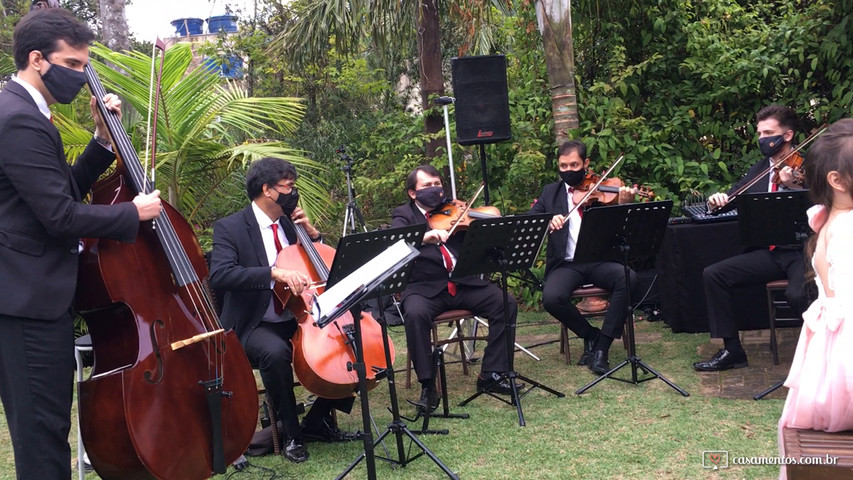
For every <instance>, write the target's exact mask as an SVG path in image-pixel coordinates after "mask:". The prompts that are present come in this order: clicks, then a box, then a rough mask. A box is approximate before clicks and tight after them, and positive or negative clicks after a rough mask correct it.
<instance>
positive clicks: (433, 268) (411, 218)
mask: <svg viewBox="0 0 853 480" xmlns="http://www.w3.org/2000/svg"><path fill="white" fill-rule="evenodd" d="M406 193H407V194H408V196H409V200H410V201H409V202H408V203H406V204H405V205H402V206H400V207H397V208H395V209H394V211H393V212H392V214H391V215H392V221H391V226H392V227H394V228H399V227H404V226H407V225H414V224H418V223H427V217H426V215H427V214H428V213H430V212H431V211H432V210H434V209H436V208H438V207H440V206H442V205H444V204H445V196H444V187H443V186H442V183H441V177H440V174H439V172H438V170H436V169H435V167H433V166H432V165H421V166H420V167H417V168H415V169H414V170H412V172H411V173H409V175H408V177H406ZM463 236H464V232H460V233H455V234H454V235H453V236H448V232H447V231H446V230H439V229H431V228H427V232H426V233H425V234H424V239H423V244H422V245H421V247H420V256H418V257H417V259H416V260H415V265H414V268H412V273H411V276H410V277H409V283H408V285H407V286H406V290H405V291H404V292H403V294H402V303H403V312H404V316H405V322H404V325H405V328H406V342H407V344H408V348H409V354H410V356H411V359H412V363H413V364H414V367H415V373H416V374H417V377H418V381H420V383H421V385H422V389H421V397H420V400H419V402H418V408H420V409H427V408H429V409H433V408H435V407H436V406H437V405H438V403H437V402H438V399H437V397H436V395H435V390H434V387H435V383H434V378H433V366H432V364H431V362H430V358H431V357H432V352H431V350H430V332H431V330H432V321H433V319H434V318H435V317H437V316H438V315H440V314H441V313H443V312H446V311H448V310H455V309H463V310H470V311H472V312H474V314H475V315H478V316H480V317H484V318H486V319H487V320H488V321H489V337H488V345H487V346H486V349H485V352H484V353H483V368H482V372H481V373H480V375H479V377H478V379H477V388H478V389H480V390H484V389H487V390H488V391H489V392H492V393H500V394H509V393H510V384H509V381H508V380H507V379H506V378H503V379H500V374H501V373H505V372H506V371H507V370H508V369H509V362H508V358H507V345H506V334H507V332H506V325H505V322H504V303H503V293H502V291H501V290H500V289H499V288H498V287H497V286H495V285H494V284H492V283H489V282H487V281H486V280H481V279H480V278H479V277H476V276H470V277H464V278H461V279H458V280H455V281H453V282H451V281H449V276H450V272H451V271H452V270H453V266H454V265H455V264H456V260H457V259H458V255H459V248H460V247H461V246H462V239H463ZM508 308H509V312H508V313H509V315H510V317H511V318H512V321H515V316H516V314H517V313H518V307H517V306H516V303H515V299H514V298H512V297H510V298H509V305H508Z"/></svg>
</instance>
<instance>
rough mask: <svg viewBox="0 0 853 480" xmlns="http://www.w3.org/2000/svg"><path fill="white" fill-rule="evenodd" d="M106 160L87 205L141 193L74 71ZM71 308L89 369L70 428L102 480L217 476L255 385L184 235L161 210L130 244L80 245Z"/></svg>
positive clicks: (137, 167) (92, 79)
mask: <svg viewBox="0 0 853 480" xmlns="http://www.w3.org/2000/svg"><path fill="white" fill-rule="evenodd" d="M85 73H86V77H87V81H88V83H89V87H90V89H91V90H92V93H93V95H94V96H95V97H96V98H97V106H98V109H99V111H100V113H101V116H102V117H103V119H104V121H105V123H106V125H107V128H108V131H109V133H110V137H111V138H112V143H113V146H114V148H115V150H116V153H117V156H118V161H117V164H116V168H115V171H114V172H113V173H112V174H111V175H109V176H108V177H105V178H103V179H101V180H99V181H98V182H97V183H96V184H95V186H94V187H93V190H92V203H93V204H113V203H118V202H124V201H130V200H131V199H132V198H133V197H134V196H135V195H136V194H137V193H143V192H147V191H148V190H149V189H151V188H153V186H152V185H151V184H150V182H149V180H148V178H147V176H146V174H145V169H144V168H143V166H142V164H141V163H140V160H139V157H138V156H137V155H136V151H135V149H134V148H133V146H132V144H131V142H130V138H129V137H128V135H127V133H126V132H125V131H124V129H123V128H122V126H121V123H120V122H119V120H118V118H117V116H116V115H115V114H114V113H113V112H111V111H108V109H107V108H106V107H105V106H104V104H103V101H102V99H103V97H104V95H105V93H106V92H105V91H104V88H103V86H102V85H101V83H100V80H99V79H98V76H97V74H96V73H95V70H94V68H93V67H92V66H91V64H87V65H86V67H85ZM79 276H80V280H79V282H78V285H79V287H78V293H77V303H76V308H77V310H78V311H79V312H80V313H81V315H82V316H83V318H84V319H85V320H86V323H87V325H88V328H89V333H90V335H91V338H92V347H93V352H94V357H95V364H94V367H93V370H92V374H91V377H90V378H89V379H88V380H86V381H83V382H81V383H80V385H79V390H78V391H79V405H80V429H81V432H82V436H83V441H84V444H85V447H86V451H87V453H88V455H89V459H90V460H91V463H92V465H93V467H94V468H95V471H96V472H97V473H98V475H100V477H101V478H103V479H148V478H160V479H182V480H183V479H188V480H194V479H203V478H209V477H210V476H211V472H214V473H224V472H225V470H226V469H227V465H228V464H230V463H232V462H233V461H234V460H236V459H237V458H239V456H240V455H241V454H242V453H243V452H244V451H245V449H246V447H247V446H248V445H249V442H250V441H251V438H252V434H253V432H254V430H255V425H256V423H257V415H258V413H257V406H258V404H257V386H256V384H255V378H254V375H253V373H252V369H251V366H250V365H249V361H248V359H247V358H246V354H245V352H244V351H243V349H242V346H241V345H240V341H239V340H238V339H237V336H236V334H235V333H234V332H232V331H228V332H225V331H224V330H223V329H222V327H221V325H220V323H219V319H218V318H217V315H216V312H215V310H214V306H213V302H212V299H211V295H210V293H209V290H208V289H207V288H206V286H205V285H204V284H203V283H202V280H203V279H205V278H206V277H207V276H208V270H207V265H206V263H205V259H204V256H203V255H202V251H201V247H200V245H199V243H198V240H197V239H196V237H195V234H194V233H193V230H192V227H190V225H189V224H188V223H187V222H186V220H185V219H184V218H183V217H182V216H181V215H180V213H178V211H177V210H175V209H174V208H173V207H172V206H171V205H169V204H168V203H166V202H165V201H164V202H163V211H162V213H161V215H160V217H159V218H158V219H155V220H153V221H150V222H143V223H142V224H141V225H140V228H139V232H138V234H137V239H136V241H135V243H132V244H128V243H120V242H117V241H113V240H109V239H84V247H83V251H82V253H81V256H80V269H79Z"/></svg>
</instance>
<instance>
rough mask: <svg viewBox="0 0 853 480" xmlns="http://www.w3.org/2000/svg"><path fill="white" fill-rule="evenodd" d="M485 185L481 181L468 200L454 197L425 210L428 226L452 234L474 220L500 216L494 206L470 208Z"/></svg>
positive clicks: (499, 212)
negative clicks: (427, 210)
mask: <svg viewBox="0 0 853 480" xmlns="http://www.w3.org/2000/svg"><path fill="white" fill-rule="evenodd" d="M485 186H486V184H485V183H481V184H480V188H479V189H478V190H477V193H475V194H474V196H473V197H471V201H469V202H463V201H460V200H456V199H454V200H451V201H449V202H446V203H445V204H444V205H442V206H440V207H438V208H435V209H434V210H433V211H431V212H427V214H426V215H427V221H428V222H429V226H430V228H432V229H434V230H446V231H447V232H448V234H449V235H453V233H454V232H456V231H457V230H460V231H461V230H465V229H467V228H468V226H469V225H470V224H471V222H473V221H474V220H480V219H484V218H495V217H500V216H501V211H500V210H498V209H497V208H496V207H490V206H485V207H477V208H471V204H473V203H474V200H476V199H477V197H478V196H479V195H480V192H482V191H483V188H485Z"/></svg>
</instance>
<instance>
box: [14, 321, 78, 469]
mask: <svg viewBox="0 0 853 480" xmlns="http://www.w3.org/2000/svg"><path fill="white" fill-rule="evenodd" d="M73 385H74V320H73V317H72V316H71V314H70V313H67V314H65V315H63V316H62V317H60V318H58V319H56V320H33V319H28V318H20V317H12V316H7V315H0V399H2V401H3V408H4V409H5V411H6V423H7V424H8V425H9V433H10V434H11V436H12V446H13V448H14V450H15V471H16V474H17V478H18V479H20V480H25V479H26V480H31V479H35V478H57V479H67V478H71V447H70V446H69V445H68V433H69V431H70V430H71V403H72V395H73Z"/></svg>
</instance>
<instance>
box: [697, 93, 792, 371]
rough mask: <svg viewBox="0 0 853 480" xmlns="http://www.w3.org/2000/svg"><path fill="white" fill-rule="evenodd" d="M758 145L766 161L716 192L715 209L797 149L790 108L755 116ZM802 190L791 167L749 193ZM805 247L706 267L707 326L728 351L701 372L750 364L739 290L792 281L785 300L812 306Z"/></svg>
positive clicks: (774, 250) (755, 252)
mask: <svg viewBox="0 0 853 480" xmlns="http://www.w3.org/2000/svg"><path fill="white" fill-rule="evenodd" d="M755 120H756V130H757V131H758V146H759V148H760V149H761V154H762V156H763V158H762V159H761V160H759V161H758V162H756V163H755V164H754V165H752V167H751V168H750V169H749V171H748V172H747V173H746V175H745V176H744V177H743V178H742V179H741V180H740V181H739V182H738V183H737V184H735V185H734V186H733V187H732V188H731V189H729V191H728V193H715V194H714V195H711V197H709V199H708V205H709V206H710V207H718V208H722V209H726V208H729V209H730V208H731V207H732V206H733V204H730V203H729V194H730V193H732V192H733V191H735V190H737V189H738V188H740V186H741V185H745V184H746V183H747V182H750V181H752V180H754V179H755V178H756V177H758V176H759V175H760V174H761V173H762V172H765V171H767V170H768V168H769V167H770V166H771V165H773V164H774V163H775V162H777V161H778V160H780V159H782V158H785V157H786V156H787V155H788V154H789V153H791V152H792V151H793V150H794V148H793V141H794V134H795V132H796V129H797V123H798V122H797V115H796V113H794V111H793V110H791V109H790V108H788V107H785V106H782V105H770V106H767V107H764V108H762V109H761V110H760V111H759V112H758V113H757V114H756V115H755ZM795 188H800V186H798V185H797V184H796V183H795V181H794V173H793V171H792V170H791V167H787V166H786V167H784V168H782V169H781V170H779V172H778V173H773V172H771V173H769V174H766V175H764V177H763V178H761V179H760V180H758V182H757V183H756V184H755V185H753V186H752V187H750V188H749V189H748V190H746V192H744V193H758V192H770V191H776V190H777V189H783V190H784V189H795ZM804 275H805V274H804V270H803V248H802V245H779V246H776V247H775V248H772V249H767V248H760V249H753V250H750V251H748V252H745V253H742V254H740V255H735V256H734V257H731V258H727V259H725V260H722V261H719V262H717V263H715V264H713V265H710V266H708V267H706V268H705V270H704V271H703V272H702V279H703V282H704V285H705V300H706V302H707V307H708V322H709V325H710V329H711V337H712V338H722V339H723V348H722V349H720V350H719V351H718V352H717V353H716V354H714V355H713V356H712V357H711V358H710V359H708V360H706V361H702V362H696V363H694V364H693V368H694V369H695V370H697V371H704V372H709V371H711V372H713V371H720V370H728V369H730V368H743V367H746V366H747V365H748V361H747V358H746V352H745V351H744V349H743V346H742V345H741V343H740V338H739V337H738V328H737V325H736V323H735V313H734V299H733V294H734V291H735V290H737V289H739V288H742V287H744V286H747V285H755V284H759V285H763V284H765V283H767V282H771V281H773V280H784V279H786V278H787V279H788V288H787V289H786V290H785V296H786V298H787V299H788V304H789V305H790V306H791V308H792V309H793V310H794V311H795V312H796V313H797V314H798V315H800V314H802V313H803V311H804V310H805V309H806V307H808V298H807V295H806V291H805V288H804V283H805V277H804Z"/></svg>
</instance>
